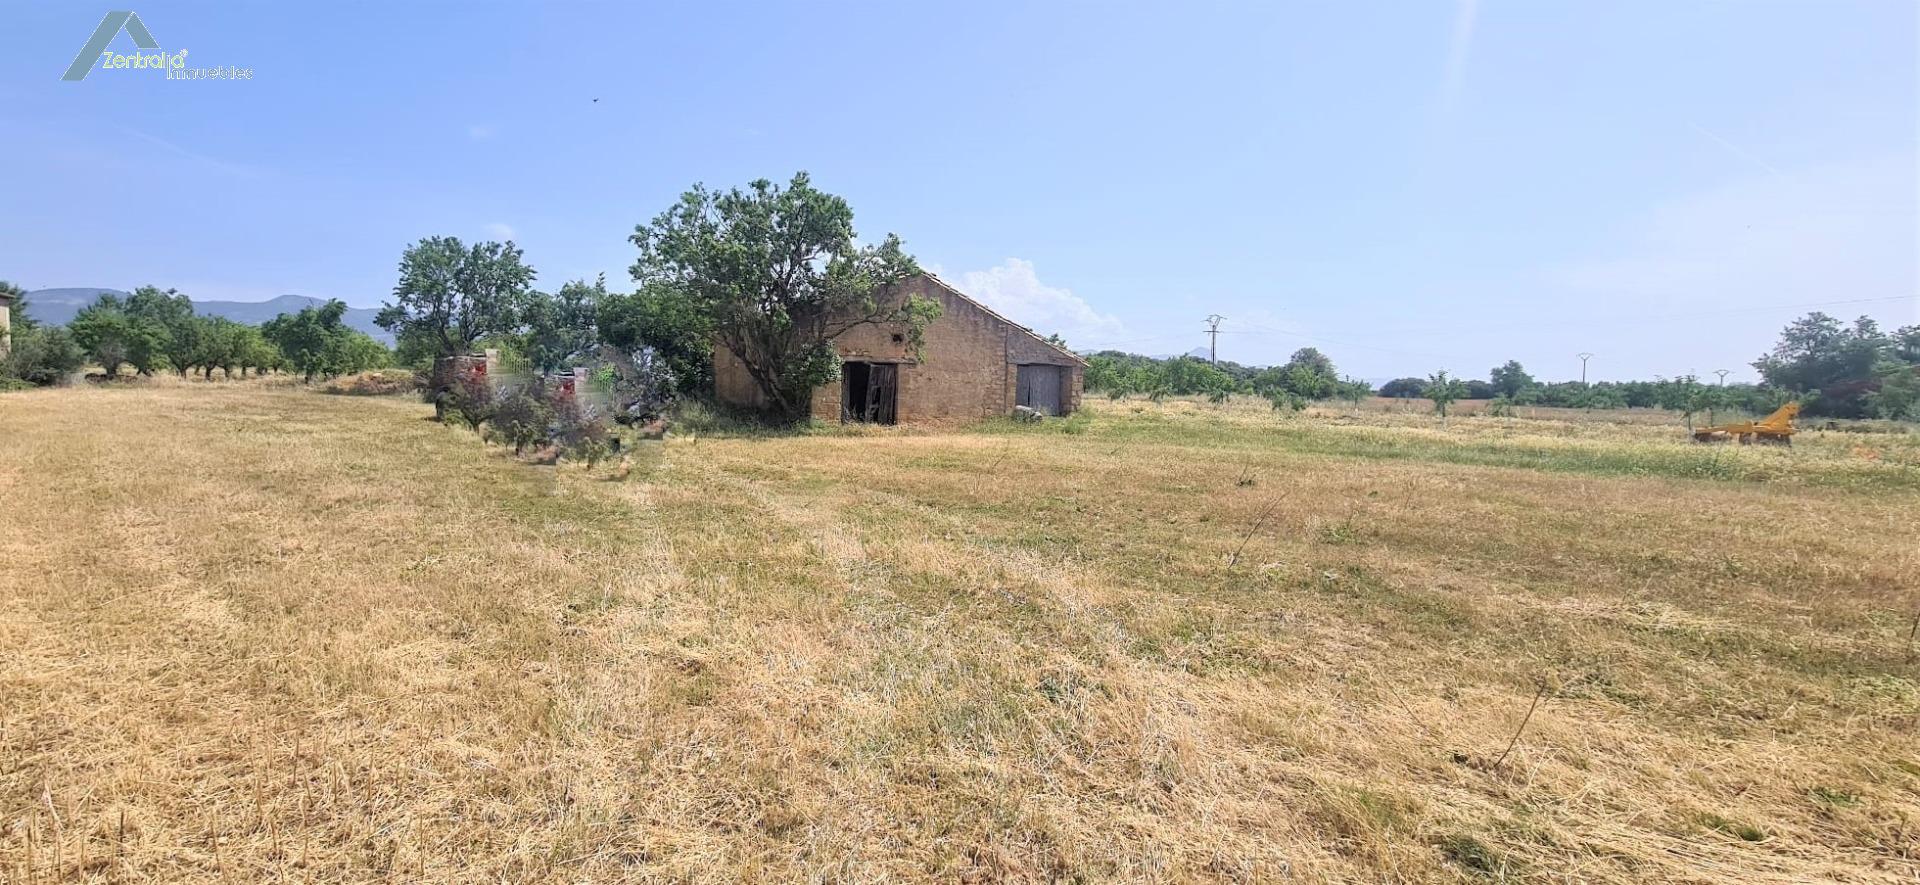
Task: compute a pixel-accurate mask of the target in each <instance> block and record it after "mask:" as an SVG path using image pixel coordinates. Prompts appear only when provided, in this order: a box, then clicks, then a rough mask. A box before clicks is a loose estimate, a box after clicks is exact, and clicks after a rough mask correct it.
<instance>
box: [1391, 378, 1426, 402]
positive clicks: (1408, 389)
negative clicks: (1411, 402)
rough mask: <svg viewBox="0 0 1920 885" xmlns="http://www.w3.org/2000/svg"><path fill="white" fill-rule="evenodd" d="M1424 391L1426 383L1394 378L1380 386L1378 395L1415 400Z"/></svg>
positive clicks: (1416, 379)
mask: <svg viewBox="0 0 1920 885" xmlns="http://www.w3.org/2000/svg"><path fill="white" fill-rule="evenodd" d="M1426 391H1427V382H1426V381H1424V380H1422V379H1419V378H1395V379H1393V380H1392V381H1388V382H1387V383H1385V384H1382V385H1380V395H1381V396H1385V397H1392V398H1394V399H1417V398H1419V397H1421V396H1423V395H1425V394H1426Z"/></svg>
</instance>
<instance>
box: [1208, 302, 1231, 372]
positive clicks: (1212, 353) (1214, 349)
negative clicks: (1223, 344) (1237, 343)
mask: <svg viewBox="0 0 1920 885" xmlns="http://www.w3.org/2000/svg"><path fill="white" fill-rule="evenodd" d="M1224 319H1226V317H1223V316H1221V315H1219V314H1217V313H1216V314H1211V315H1209V316H1208V317H1207V338H1208V341H1207V362H1209V363H1212V364H1214V365H1216V366H1217V365H1220V321H1221V320H1224Z"/></svg>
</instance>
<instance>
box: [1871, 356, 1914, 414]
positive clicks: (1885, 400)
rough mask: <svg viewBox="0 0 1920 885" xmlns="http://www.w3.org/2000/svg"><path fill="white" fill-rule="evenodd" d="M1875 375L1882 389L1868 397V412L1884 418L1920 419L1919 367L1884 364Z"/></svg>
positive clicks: (1896, 362) (1888, 361)
mask: <svg viewBox="0 0 1920 885" xmlns="http://www.w3.org/2000/svg"><path fill="white" fill-rule="evenodd" d="M1873 374H1874V380H1875V381H1877V382H1879V385H1880V386H1879V389H1878V390H1875V391H1873V392H1872V393H1869V394H1867V408H1869V409H1871V410H1872V411H1873V413H1874V414H1875V415H1878V416H1880V417H1882V418H1891V419H1896V420H1897V419H1901V418H1915V417H1920V366H1916V365H1912V364H1909V363H1906V362H1902V361H1900V360H1893V359H1888V360H1881V361H1880V363H1879V365H1877V366H1875V367H1874V372H1873Z"/></svg>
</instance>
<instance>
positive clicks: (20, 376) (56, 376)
mask: <svg viewBox="0 0 1920 885" xmlns="http://www.w3.org/2000/svg"><path fill="white" fill-rule="evenodd" d="M85 361H86V354H84V353H83V352H81V350H80V345H79V344H77V343H75V342H74V340H73V336H72V335H69V334H67V330H65V329H62V328H59V327H57V326H55V327H49V326H35V327H31V328H28V329H25V330H23V331H20V332H16V333H15V334H14V336H13V350H12V351H11V352H9V353H8V354H7V358H6V360H4V361H0V378H10V379H15V380H18V381H20V382H23V384H24V385H32V386H39V387H44V386H46V385H49V384H58V383H60V382H62V381H64V380H66V379H67V378H68V377H69V376H71V375H72V374H73V373H75V372H78V371H80V367H81V365H82V364H83V363H84V362H85Z"/></svg>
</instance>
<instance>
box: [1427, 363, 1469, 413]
mask: <svg viewBox="0 0 1920 885" xmlns="http://www.w3.org/2000/svg"><path fill="white" fill-rule="evenodd" d="M1421 395H1422V396H1424V397H1426V398H1427V399H1430V400H1432V401H1433V411H1434V412H1435V413H1436V414H1438V415H1439V416H1440V417H1442V418H1445V417H1447V407H1448V406H1450V405H1452V404H1453V403H1454V402H1455V401H1456V400H1459V399H1462V398H1464V397H1465V396H1466V395H1467V385H1465V384H1463V383H1461V382H1460V379H1458V378H1450V377H1448V376H1447V370H1446V369H1441V370H1440V371H1438V372H1435V373H1433V374H1432V375H1429V376H1427V382H1426V384H1425V385H1423V386H1422V387H1421Z"/></svg>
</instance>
